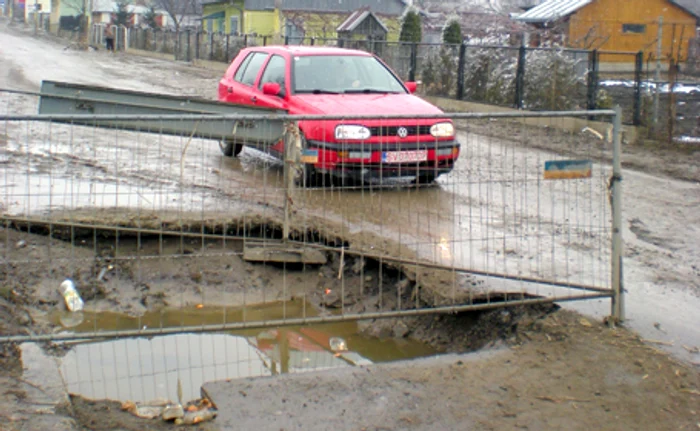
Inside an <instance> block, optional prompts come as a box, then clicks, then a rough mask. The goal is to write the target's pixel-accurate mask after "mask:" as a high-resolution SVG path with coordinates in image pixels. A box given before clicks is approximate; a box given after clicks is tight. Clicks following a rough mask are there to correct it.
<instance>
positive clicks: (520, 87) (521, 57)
mask: <svg viewBox="0 0 700 431" xmlns="http://www.w3.org/2000/svg"><path fill="white" fill-rule="evenodd" d="M526 54H527V50H526V48H525V42H524V41H523V44H521V45H520V48H518V65H517V68H516V73H515V103H514V105H515V108H516V109H523V99H525V61H526Z"/></svg>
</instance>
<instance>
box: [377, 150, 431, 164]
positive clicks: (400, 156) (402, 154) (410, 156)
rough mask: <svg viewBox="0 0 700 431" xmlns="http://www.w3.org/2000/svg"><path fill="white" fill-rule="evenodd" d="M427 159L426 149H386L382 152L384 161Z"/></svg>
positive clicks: (404, 161) (420, 160)
mask: <svg viewBox="0 0 700 431" xmlns="http://www.w3.org/2000/svg"><path fill="white" fill-rule="evenodd" d="M426 160H428V150H418V151H387V152H385V153H382V162H384V163H406V162H423V161H426Z"/></svg>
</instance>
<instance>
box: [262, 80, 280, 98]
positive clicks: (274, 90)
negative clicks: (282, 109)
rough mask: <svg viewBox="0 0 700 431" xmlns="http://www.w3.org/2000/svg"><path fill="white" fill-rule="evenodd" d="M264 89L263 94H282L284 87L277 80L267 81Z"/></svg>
mask: <svg viewBox="0 0 700 431" xmlns="http://www.w3.org/2000/svg"><path fill="white" fill-rule="evenodd" d="M262 91H263V94H266V95H268V96H280V93H281V92H282V88H281V87H280V85H279V84H278V83H276V82H266V83H264V84H263V88H262Z"/></svg>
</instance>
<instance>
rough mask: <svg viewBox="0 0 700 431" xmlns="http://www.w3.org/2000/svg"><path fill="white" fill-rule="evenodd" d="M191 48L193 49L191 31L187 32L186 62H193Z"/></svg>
mask: <svg viewBox="0 0 700 431" xmlns="http://www.w3.org/2000/svg"><path fill="white" fill-rule="evenodd" d="M191 47H192V37H191V33H190V30H187V55H186V59H187V60H186V61H188V62H189V61H192V50H191Z"/></svg>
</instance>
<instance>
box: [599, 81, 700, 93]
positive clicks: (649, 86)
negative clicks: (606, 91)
mask: <svg viewBox="0 0 700 431" xmlns="http://www.w3.org/2000/svg"><path fill="white" fill-rule="evenodd" d="M600 85H601V86H603V87H626V88H632V87H634V81H631V80H617V79H606V80H605V81H601V82H600ZM642 88H643V89H645V90H655V89H656V83H655V82H651V81H643V82H642ZM659 92H661V93H670V92H671V86H670V85H669V83H668V82H666V83H662V84H661V85H660V86H659ZM673 92H674V93H685V94H692V93H700V84H676V85H675V87H674V88H673Z"/></svg>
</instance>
